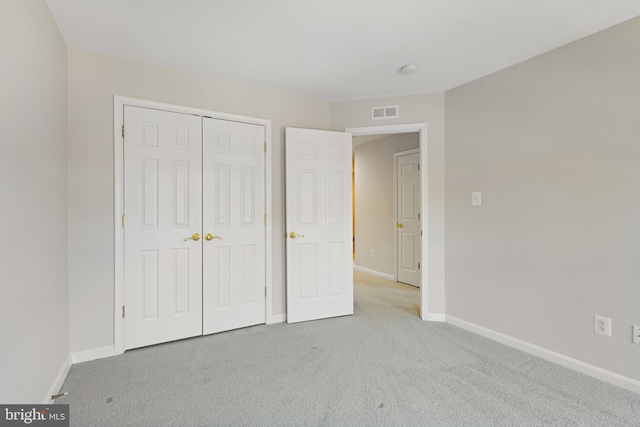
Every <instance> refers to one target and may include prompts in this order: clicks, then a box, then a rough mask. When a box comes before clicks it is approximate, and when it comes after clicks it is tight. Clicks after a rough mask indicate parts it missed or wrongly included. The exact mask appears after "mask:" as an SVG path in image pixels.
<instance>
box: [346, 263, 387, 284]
mask: <svg viewBox="0 0 640 427" xmlns="http://www.w3.org/2000/svg"><path fill="white" fill-rule="evenodd" d="M353 269H354V270H358V271H361V272H363V273H367V274H371V275H372V276H378V277H382V278H383V279H387V280H396V278H395V277H393V275H391V274H387V273H380V272H379V271H375V270H371V269H370V268H366V267H360V266H359V265H354V266H353Z"/></svg>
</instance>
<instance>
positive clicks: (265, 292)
mask: <svg viewBox="0 0 640 427" xmlns="http://www.w3.org/2000/svg"><path fill="white" fill-rule="evenodd" d="M264 296H265V297H266V296H267V288H266V287H265V288H264Z"/></svg>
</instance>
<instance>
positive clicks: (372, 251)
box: [371, 249, 374, 258]
mask: <svg viewBox="0 0 640 427" xmlns="http://www.w3.org/2000/svg"><path fill="white" fill-rule="evenodd" d="M373 254H374V252H373V249H371V258H373Z"/></svg>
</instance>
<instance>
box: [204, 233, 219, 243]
mask: <svg viewBox="0 0 640 427" xmlns="http://www.w3.org/2000/svg"><path fill="white" fill-rule="evenodd" d="M204 238H205V240H206V241H208V242H210V241H211V240H213V239H220V240H222V237H220V236H214V235H213V234H211V233H207V235H206V236H204Z"/></svg>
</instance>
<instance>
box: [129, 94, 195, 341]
mask: <svg viewBox="0 0 640 427" xmlns="http://www.w3.org/2000/svg"><path fill="white" fill-rule="evenodd" d="M124 123H125V127H126V131H127V132H126V136H125V139H124V158H125V161H124V212H125V218H126V226H125V229H124V252H125V257H124V259H125V261H124V270H125V306H126V316H125V319H124V320H125V349H131V348H136V347H142V346H146V345H152V344H157V343H161V342H166V341H172V340H176V339H181V338H187V337H191V336H195V335H201V334H202V292H201V287H202V246H201V242H199V241H196V240H195V239H197V238H198V236H197V235H196V234H194V233H200V232H201V231H200V230H201V226H202V206H201V197H202V195H201V155H202V151H201V147H202V145H201V144H202V136H201V119H200V117H196V116H192V115H186V114H179V113H169V112H163V111H157V110H151V109H145V108H138V107H129V106H127V107H125V112H124ZM192 236H193V239H191V238H190V237H192ZM185 239H186V240H185Z"/></svg>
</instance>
